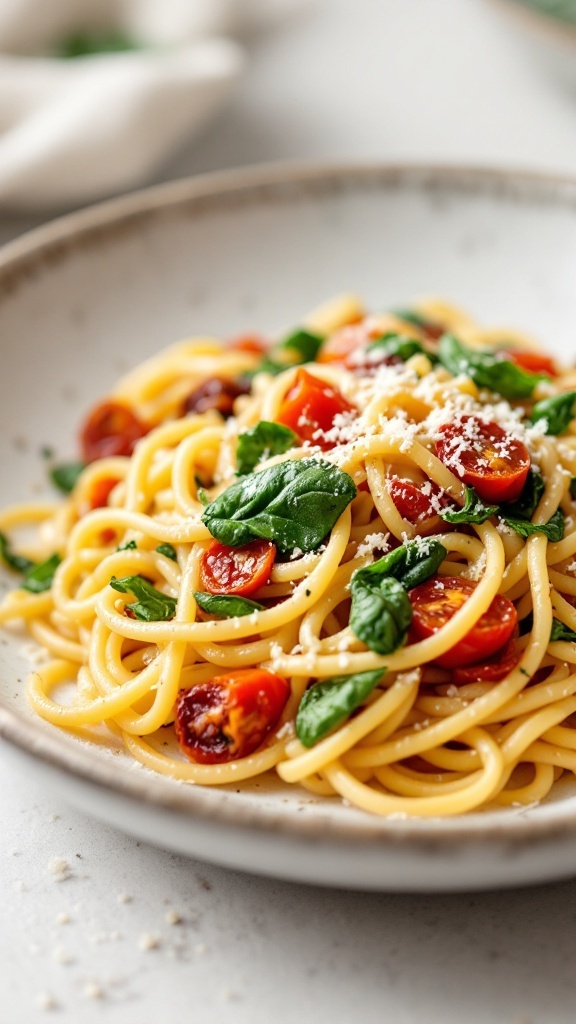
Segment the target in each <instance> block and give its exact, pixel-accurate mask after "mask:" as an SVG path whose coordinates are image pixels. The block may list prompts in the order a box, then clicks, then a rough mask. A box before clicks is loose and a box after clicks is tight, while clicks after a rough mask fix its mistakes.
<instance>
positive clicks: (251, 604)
mask: <svg viewBox="0 0 576 1024" xmlns="http://www.w3.org/2000/svg"><path fill="white" fill-rule="evenodd" d="M194 597H195V599H196V604H198V605H200V608H202V610H203V611H205V612H208V613H209V614H210V615H218V616H219V617H220V618H221V619H232V618H234V617H235V616H236V615H251V614H252V612H261V611H263V610H264V605H263V604H258V601H249V600H248V598H247V597H236V596H235V595H234V594H204V593H202V592H200V591H194Z"/></svg>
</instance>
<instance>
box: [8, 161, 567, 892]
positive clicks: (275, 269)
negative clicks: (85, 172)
mask: <svg viewBox="0 0 576 1024" xmlns="http://www.w3.org/2000/svg"><path fill="white" fill-rule="evenodd" d="M575 266H576V182H567V181H559V180H552V179H545V178H541V177H530V176H520V175H512V174H501V173H496V172H490V171H489V172H486V171H480V172H477V171H468V170H440V169H432V170H431V169H417V168H416V169H415V168H386V167H371V168H351V169H350V168H349V169H342V168H340V169H323V170H318V169H314V170H299V169H294V168H292V169H281V168H279V169H267V170H263V171H262V170H260V171H248V172H243V173H236V174H225V175H216V176H214V175H212V176H210V177H205V178H203V179H202V178H198V179H196V180H193V181H189V182H182V183H176V184H173V185H169V186H167V187H162V188H160V189H154V190H152V191H148V192H145V193H142V194H140V195H136V196H132V197H130V198H127V199H122V200H116V201H114V202H112V203H107V204H105V205H103V206H100V207H95V208H93V209H91V210H88V211H86V212H84V213H80V214H75V215H73V216H71V217H68V218H65V219H63V220H61V221H58V222H56V223H55V224H53V225H49V226H48V227H45V228H42V229H40V230H38V231H36V232H34V233H33V234H31V235H28V236H27V237H25V238H23V239H21V240H19V241H17V242H15V243H13V244H12V245H11V246H9V247H8V248H6V249H5V250H4V253H3V255H2V256H1V257H0V346H1V363H0V365H1V367H2V369H1V374H2V376H1V379H2V401H1V403H0V467H1V472H0V501H1V503H2V504H3V505H4V504H6V503H9V502H11V501H14V500H16V499H22V498H29V497H31V496H34V495H38V496H40V495H41V493H42V488H43V487H45V484H43V478H44V475H45V473H44V467H43V464H42V458H41V455H40V449H41V448H42V446H44V445H50V446H51V447H53V448H55V449H56V450H57V452H58V454H59V455H61V456H65V455H71V454H72V453H73V451H74V437H75V430H76V426H77V423H78V422H79V420H80V418H81V417H82V414H83V412H84V411H85V409H86V408H87V407H88V406H89V405H90V404H91V403H92V402H94V401H95V400H96V399H97V398H98V397H99V396H100V395H102V394H103V393H105V392H106V390H107V389H108V388H109V387H110V385H111V384H112V383H113V381H114V380H115V378H116V377H117V376H118V374H119V373H121V372H122V371H124V370H125V369H126V368H127V367H129V366H132V365H133V364H135V363H137V362H139V361H140V360H142V359H143V358H145V357H146V356H149V355H150V354H151V353H153V352H155V351H156V350H157V349H159V348H161V347H162V346H164V345H166V344H169V343H171V342H172V341H174V340H176V339H178V338H179V337H181V336H184V335H187V334H190V333H192V332H196V331H209V332H215V333H219V332H222V333H223V334H224V335H226V334H229V333H233V332H237V331H239V330H242V329H249V328H256V329H259V330H263V331H267V330H269V331H277V330H282V329H283V328H285V327H288V326H291V325H293V324H295V323H296V322H297V321H298V319H299V317H300V316H301V314H302V313H303V312H304V311H306V310H307V309H308V308H309V307H311V306H313V305H315V304H316V303H318V302H320V301H322V300H324V299H325V298H327V297H329V296H330V295H332V294H334V293H337V292H339V291H341V290H350V289H352V290H357V291H360V292H361V293H363V294H364V296H365V297H366V300H367V302H368V303H369V305H370V306H372V307H379V308H387V307H389V306H393V305H396V304H402V303H406V302H409V301H410V299H411V298H413V297H414V296H417V295H419V294H422V293H426V292H427V293H430V292H432V293H439V294H441V295H445V296H447V297H449V298H450V299H453V300H454V301H456V302H458V303H460V304H462V305H464V306H465V307H468V308H469V309H470V310H471V311H472V312H473V313H474V314H476V315H477V316H478V317H479V318H480V319H482V320H484V321H485V322H487V323H502V322H507V323H509V324H511V325H515V326H518V327H521V328H524V329H526V330H528V331H532V332H534V333H535V334H536V335H538V336H540V337H541V338H542V339H545V340H546V342H547V343H549V344H550V346H551V347H552V348H553V349H554V350H555V351H557V352H558V353H561V354H562V357H563V358H564V360H570V358H571V357H573V356H574V355H576V337H575V333H574V331H575V328H574V325H575V324H576V291H575V288H574V280H575V279H574V267H575ZM3 579H4V582H5V583H6V582H7V576H6V575H5V576H4V578H3ZM21 647H22V638H21V637H18V636H12V635H11V636H3V638H2V640H1V641H0V731H1V732H2V734H3V735H4V737H5V738H6V740H7V741H8V742H7V743H4V744H3V745H2V750H3V751H4V752H5V753H6V754H10V755H11V756H12V757H15V758H17V759H18V760H19V761H20V762H21V763H22V764H23V765H27V766H28V767H29V768H30V769H31V770H32V771H34V773H35V774H36V775H40V776H41V777H43V778H45V780H46V784H47V785H50V786H53V787H54V788H57V789H58V790H59V791H61V793H62V795H63V796H65V797H67V798H68V799H69V800H70V801H72V802H73V803H75V804H76V805H78V806H80V807H81V808H82V809H83V810H85V811H87V812H89V813H91V814H94V815H95V816H97V817H99V818H101V819H102V820H104V821H107V822H110V823H112V824H115V825H117V826H118V827H120V828H122V829H125V830H126V831H129V832H131V833H133V834H134V835H138V836H140V837H142V838H144V839H147V840H149V841H150V842H152V843H156V844H158V845H161V846H164V847H167V848H170V849H173V850H177V851H180V852H183V853H188V854H191V855H194V856H198V857H201V858H205V859H208V860H212V861H215V862H218V863H220V864H224V865H229V866H233V867H236V868H244V869H247V870H250V871H254V872H260V873H263V874H268V875H273V876H278V877H283V878H291V879H298V880H300V881H309V882H315V883H321V884H330V885H339V886H343V887H350V888H364V889H389V890H394V889H396V890H435V889H436V890H457V889H465V888H488V887H493V886H508V885H520V884H526V883H529V882H536V881H542V880H548V879H553V878H560V877H564V876H567V875H571V874H575V873H576V786H574V785H570V784H568V783H565V784H564V785H563V786H558V787H557V789H556V790H555V792H554V798H553V800H551V801H550V802H547V803H546V804H544V805H541V806H538V807H534V808H531V809H527V810H499V811H490V812H484V813H482V814H475V815H471V816H468V817H466V818H462V819H459V820H452V819H448V820H424V821H418V820H414V821H398V820H386V819H384V820H382V819H375V818H372V817H369V816H368V815H366V814H364V813H362V812H360V811H355V810H352V809H351V808H349V807H343V806H341V805H340V804H338V803H336V802H332V801H327V800H317V799H314V798H312V797H310V796H309V795H307V794H306V793H304V792H303V791H299V790H298V789H296V788H291V787H286V788H283V787H282V785H281V784H280V783H278V782H277V781H276V782H275V781H274V779H270V780H268V779H266V780H260V781H257V782H255V783H252V784H251V785H250V786H246V787H244V788H243V789H242V791H241V792H239V791H238V792H237V791H236V790H233V789H230V790H217V789H202V788H200V787H190V786H184V785H179V784H177V783H174V782H171V781H170V780H167V779H161V778H156V777H153V776H152V775H151V773H149V772H148V771H146V770H145V769H143V768H140V767H139V766H135V765H132V764H131V763H130V762H129V761H128V759H126V758H125V757H124V756H123V755H119V756H118V755H116V756H115V755H113V754H112V753H110V752H108V751H106V750H101V749H96V748H93V747H89V746H87V745H86V744H83V743H82V742H80V741H78V740H74V739H73V738H71V737H69V736H66V735H65V734H63V733H61V732H59V731H58V730H56V729H54V728H53V727H51V726H48V725H46V724H45V723H43V722H40V721H37V720H34V719H32V717H31V715H30V714H29V712H28V710H27V708H26V706H25V702H24V700H23V697H22V690H23V679H24V677H25V675H26V673H27V671H28V670H29V665H28V664H27V663H26V662H25V660H24V659H23V658H22V656H21Z"/></svg>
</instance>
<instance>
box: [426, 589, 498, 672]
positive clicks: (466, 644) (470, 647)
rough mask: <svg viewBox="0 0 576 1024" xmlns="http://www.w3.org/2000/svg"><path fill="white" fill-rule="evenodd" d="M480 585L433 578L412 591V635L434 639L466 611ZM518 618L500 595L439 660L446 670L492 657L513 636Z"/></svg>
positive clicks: (438, 663)
mask: <svg viewBox="0 0 576 1024" xmlns="http://www.w3.org/2000/svg"><path fill="white" fill-rule="evenodd" d="M476 586H477V584H476V583H474V582H472V580H465V579H460V578H459V577H457V576H433V577H432V579H430V580H427V581H426V583H421V584H420V586H418V587H414V589H413V590H411V591H410V594H409V597H410V603H411V605H412V612H413V618H412V625H411V627H410V629H411V633H412V635H413V637H414V638H415V639H416V640H426V639H427V638H428V637H430V636H433V634H434V633H436V632H437V631H438V630H439V629H441V628H442V626H445V625H446V623H447V622H449V621H450V619H451V618H452V616H453V615H454V614H455V613H456V612H457V611H459V610H460V608H462V606H463V605H464V604H465V603H466V601H467V600H468V598H469V597H470V596H471V594H473V593H474V591H475V589H476ZM517 621H518V616H517V614H516V609H515V607H514V605H513V604H512V602H511V601H509V600H508V598H507V597H503V595H502V594H497V595H496V597H495V598H494V600H493V601H492V604H491V605H490V607H489V608H488V610H487V611H485V612H484V614H483V615H481V616H480V618H479V619H478V621H477V622H476V624H475V625H474V626H472V629H470V630H469V631H468V633H467V634H466V636H464V637H463V638H462V640H459V641H458V643H457V644H455V646H454V647H451V648H450V649H449V650H448V651H446V652H445V653H444V654H442V655H441V656H440V657H439V658H436V664H437V665H440V666H441V667H442V668H460V667H461V666H463V665H472V664H474V662H478V661H481V660H483V659H484V660H485V659H486V658H489V657H490V656H491V655H492V654H495V653H496V651H499V650H500V648H501V647H503V646H504V644H505V643H507V642H508V640H509V639H510V637H511V636H512V634H513V632H514V630H515V628H516V624H517Z"/></svg>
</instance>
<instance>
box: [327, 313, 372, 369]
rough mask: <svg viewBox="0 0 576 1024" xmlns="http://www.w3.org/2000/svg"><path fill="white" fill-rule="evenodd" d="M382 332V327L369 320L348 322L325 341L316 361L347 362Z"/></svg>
mask: <svg viewBox="0 0 576 1024" xmlns="http://www.w3.org/2000/svg"><path fill="white" fill-rule="evenodd" d="M381 334H382V331H381V329H380V328H376V327H375V326H374V325H371V324H370V321H369V320H368V321H366V320H361V321H360V323H355V324H346V326H345V327H340V328H339V329H338V330H337V331H334V333H333V334H331V335H330V337H329V338H327V339H326V341H325V342H323V344H322V346H321V348H320V351H319V353H318V356H317V359H316V361H317V362H318V363H346V362H347V359H348V358H349V357H350V356H351V355H352V353H353V352H355V351H356V349H358V348H365V347H366V345H369V344H370V342H371V341H374V340H375V339H376V338H379V337H380V335H381Z"/></svg>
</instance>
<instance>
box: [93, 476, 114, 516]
mask: <svg viewBox="0 0 576 1024" xmlns="http://www.w3.org/2000/svg"><path fill="white" fill-rule="evenodd" d="M118 482H119V481H118V479H117V478H115V477H112V476H106V477H103V478H102V479H101V480H96V481H95V483H94V484H93V485H92V489H91V491H90V499H89V500H90V508H105V507H106V505H107V504H108V498H109V497H110V494H111V492H112V491H113V490H114V488H115V487H116V484H117V483H118Z"/></svg>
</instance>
